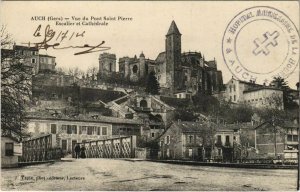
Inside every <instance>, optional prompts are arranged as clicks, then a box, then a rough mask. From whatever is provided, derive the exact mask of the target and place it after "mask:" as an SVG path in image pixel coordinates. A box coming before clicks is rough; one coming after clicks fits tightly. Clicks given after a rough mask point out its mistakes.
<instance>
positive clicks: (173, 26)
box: [167, 21, 181, 36]
mask: <svg viewBox="0 0 300 192" xmlns="http://www.w3.org/2000/svg"><path fill="white" fill-rule="evenodd" d="M172 34H177V35H181V33H180V32H179V30H178V27H177V25H176V23H175V21H172V23H171V26H170V28H169V30H168V33H167V36H168V35H172Z"/></svg>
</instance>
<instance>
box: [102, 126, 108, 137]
mask: <svg viewBox="0 0 300 192" xmlns="http://www.w3.org/2000/svg"><path fill="white" fill-rule="evenodd" d="M102 135H107V127H102Z"/></svg>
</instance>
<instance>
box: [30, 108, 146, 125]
mask: <svg viewBox="0 0 300 192" xmlns="http://www.w3.org/2000/svg"><path fill="white" fill-rule="evenodd" d="M26 118H27V119H39V120H55V121H58V120H61V121H77V122H95V123H111V124H131V125H141V124H143V123H142V121H141V120H136V119H122V118H116V117H108V116H100V115H99V116H88V115H84V114H74V115H65V114H62V113H57V112H53V113H51V112H49V111H45V110H43V111H36V112H28V115H27V117H26Z"/></svg>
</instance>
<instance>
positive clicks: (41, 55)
mask: <svg viewBox="0 0 300 192" xmlns="http://www.w3.org/2000/svg"><path fill="white" fill-rule="evenodd" d="M39 56H40V57H50V58H56V57H54V56H51V55H43V54H39Z"/></svg>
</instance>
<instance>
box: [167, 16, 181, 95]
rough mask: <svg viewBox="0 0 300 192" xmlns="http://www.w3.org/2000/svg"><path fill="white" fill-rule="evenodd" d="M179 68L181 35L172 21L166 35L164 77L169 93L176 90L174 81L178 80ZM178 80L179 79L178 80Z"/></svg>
mask: <svg viewBox="0 0 300 192" xmlns="http://www.w3.org/2000/svg"><path fill="white" fill-rule="evenodd" d="M180 68H181V33H180V32H179V30H178V28H177V26H176V23H175V22H174V21H172V23H171V26H170V28H169V30H168V33H167V35H166V73H167V74H166V75H167V79H166V80H167V86H168V87H170V91H172V92H174V91H175V90H176V89H178V87H177V86H178V85H176V83H175V80H176V82H177V80H179V79H180V78H179V76H180V75H179V74H180ZM178 78H179V79H178Z"/></svg>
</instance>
